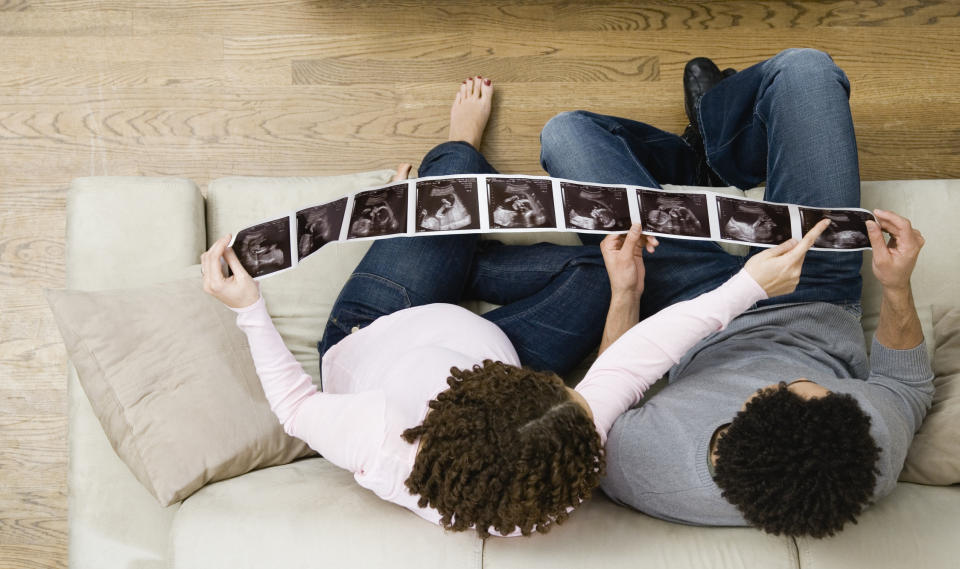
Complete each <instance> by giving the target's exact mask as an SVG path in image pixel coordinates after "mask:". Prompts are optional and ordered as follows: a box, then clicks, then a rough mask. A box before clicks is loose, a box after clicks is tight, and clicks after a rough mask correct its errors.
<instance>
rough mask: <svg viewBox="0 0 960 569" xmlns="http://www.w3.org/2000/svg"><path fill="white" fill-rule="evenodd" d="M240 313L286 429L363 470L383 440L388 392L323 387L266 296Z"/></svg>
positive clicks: (338, 461)
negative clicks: (279, 325) (287, 338)
mask: <svg viewBox="0 0 960 569" xmlns="http://www.w3.org/2000/svg"><path fill="white" fill-rule="evenodd" d="M234 312H236V313H237V326H239V327H240V329H241V330H243V332H244V333H245V334H246V335H247V341H248V342H249V344H250V353H251V355H252V356H253V363H254V365H255V366H256V368H257V375H258V376H259V377H260V383H261V385H262V386H263V392H264V395H266V397H267V401H268V402H269V403H270V409H271V410H272V411H273V413H274V414H275V415H276V416H277V418H278V419H279V420H280V423H281V424H282V425H283V430H284V431H285V432H286V433H287V434H289V435H291V436H294V437H297V438H298V439H301V440H303V441H305V442H306V443H307V444H308V445H310V448H312V449H314V450H315V451H317V452H319V453H320V454H322V455H323V457H324V458H326V459H327V460H329V461H330V462H332V463H333V464H336V465H337V466H339V467H340V468H345V469H347V470H350V471H352V472H363V471H364V469H365V468H367V467H368V466H369V465H370V464H371V463H372V461H373V460H374V459H375V457H376V455H377V451H378V449H379V448H380V445H381V443H382V441H383V437H384V429H385V419H384V412H385V406H386V400H385V398H384V395H383V392H380V391H365V392H359V393H344V394H330V393H323V392H320V391H318V390H317V388H316V386H315V385H313V381H312V379H311V377H310V376H309V375H308V374H307V373H306V372H305V371H303V367H302V366H301V365H300V363H299V362H297V360H296V359H295V358H294V357H293V354H291V353H290V350H288V349H287V347H286V345H285V344H284V343H283V340H282V339H281V337H280V334H279V333H278V332H277V329H276V328H275V327H274V325H273V321H272V320H271V319H270V315H269V314H268V313H267V306H266V303H265V302H264V300H263V297H260V299H259V300H258V301H257V302H256V303H254V304H252V305H250V306H248V307H246V308H240V309H234Z"/></svg>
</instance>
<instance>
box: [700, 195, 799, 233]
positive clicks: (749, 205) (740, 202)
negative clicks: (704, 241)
mask: <svg viewBox="0 0 960 569" xmlns="http://www.w3.org/2000/svg"><path fill="white" fill-rule="evenodd" d="M716 201H717V220H718V225H719V228H720V237H721V238H722V239H728V240H730V241H737V242H741V243H756V244H759V245H779V244H780V243H783V242H784V241H786V240H788V239H790V238H791V237H792V236H793V224H792V223H791V221H790V206H789V205H785V204H778V203H772V202H761V201H756V200H744V199H739V198H735V197H730V196H721V195H718V196H716ZM756 210H760V211H759V212H758V211H756ZM755 215H756V216H758V217H757V220H756V221H757V222H758V223H759V222H762V220H763V217H762V216H766V217H767V218H768V219H769V220H770V221H771V223H772V226H773V228H774V232H773V234H772V235H770V236H769V237H766V238H762V237H758V235H757V231H756V230H757V228H756V227H750V228H747V227H744V226H743V225H735V226H734V228H735V229H734V228H730V227H728V225H730V224H731V223H737V221H738V216H740V217H739V219H743V218H744V217H747V218H748V219H744V220H743V221H744V222H747V221H748V220H749V217H751V216H755ZM751 229H752V230H753V233H752V234H750V235H749V236H748V232H749V231H750V230H751ZM736 230H741V231H743V232H744V233H742V234H740V235H738V234H737V233H736Z"/></svg>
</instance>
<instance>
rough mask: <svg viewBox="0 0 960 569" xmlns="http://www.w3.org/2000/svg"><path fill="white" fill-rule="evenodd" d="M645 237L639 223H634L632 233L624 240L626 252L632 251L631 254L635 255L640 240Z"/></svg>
mask: <svg viewBox="0 0 960 569" xmlns="http://www.w3.org/2000/svg"><path fill="white" fill-rule="evenodd" d="M642 236H643V234H642V230H641V228H640V224H639V223H634V224H633V225H631V226H630V231H628V232H627V236H626V237H624V239H623V247H621V248H622V249H623V250H624V251H630V254H633V250H634V249H636V248H637V243H638V242H639V241H640V238H641V237H642Z"/></svg>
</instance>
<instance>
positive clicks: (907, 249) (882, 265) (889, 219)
mask: <svg viewBox="0 0 960 569" xmlns="http://www.w3.org/2000/svg"><path fill="white" fill-rule="evenodd" d="M873 213H874V215H876V216H877V219H878V220H880V223H879V225H878V224H877V223H874V222H873V221H867V236H868V237H869V238H870V246H871V247H872V248H873V275H874V276H875V277H877V280H878V281H880V284H881V285H883V287H884V288H885V289H889V290H905V289H907V288H909V287H910V275H911V274H913V268H914V267H915V266H916V264H917V257H918V256H919V255H920V249H921V248H923V243H924V239H923V235H921V234H920V232H919V231H917V230H916V229H914V228H913V226H911V225H910V220H909V219H907V218H905V217H901V216H899V215H897V214H895V213H893V212H892V211H883V210H880V209H875V210H873ZM881 229H883V230H884V231H886V232H887V233H889V234H890V240H889V241H887V242H886V243H885V242H884V241H883V234H882V233H881V232H880V230H881Z"/></svg>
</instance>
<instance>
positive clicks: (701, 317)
mask: <svg viewBox="0 0 960 569" xmlns="http://www.w3.org/2000/svg"><path fill="white" fill-rule="evenodd" d="M766 297H767V295H766V293H765V292H764V291H763V288H761V287H760V285H759V284H757V282H756V281H755V280H753V278H752V277H750V275H749V274H747V272H746V271H744V270H741V271H740V272H739V273H737V274H736V275H735V276H734V277H733V278H731V279H730V280H729V281H727V282H726V283H724V284H723V285H721V286H720V287H718V288H716V289H715V290H713V291H711V292H708V293H704V294H702V295H700V296H698V297H697V298H694V299H693V300H687V301H685V302H678V303H677V304H674V305H672V306H669V307H667V308H664V309H663V310H661V311H660V312H658V313H656V314H654V315H653V316H651V317H649V318H647V319H646V320H644V321H642V322H640V323H638V324H636V325H635V326H634V327H633V328H631V329H630V330H628V331H627V332H626V333H625V334H624V335H623V336H621V337H620V338H619V339H617V341H616V342H614V343H613V344H612V345H611V346H610V347H609V348H607V350H606V351H604V352H603V354H601V355H600V357H598V358H597V361H596V362H594V364H593V365H592V366H591V367H590V370H589V371H587V375H586V376H584V378H583V381H581V382H580V383H579V384H578V385H577V388H576V389H577V391H578V392H580V394H581V395H583V397H584V399H586V400H587V403H589V404H590V409H591V411H592V412H593V421H594V423H595V424H596V425H597V431H599V433H600V438H601V439H602V440H603V442H604V443H606V439H607V433H608V432H609V431H610V428H611V427H612V426H613V422H614V421H615V420H616V419H617V417H619V416H620V414H621V413H623V412H624V411H626V410H627V409H629V408H630V407H632V406H634V405H636V404H637V402H638V401H640V397H641V396H642V395H643V392H644V391H646V390H647V388H649V387H650V386H651V385H653V383H655V382H656V381H657V380H658V379H660V376H662V375H663V374H664V373H666V372H667V370H669V369H670V368H671V367H673V365H674V364H676V363H677V362H678V361H680V358H682V357H683V355H684V354H685V353H687V350H689V349H690V348H692V347H693V346H694V345H695V344H696V343H697V342H699V341H700V340H702V339H703V338H705V337H706V336H708V335H709V334H712V333H713V332H717V331H719V330H722V329H724V328H725V327H726V326H727V324H729V323H730V321H731V320H733V319H734V318H735V317H737V316H738V315H739V314H740V313H741V312H743V311H744V310H746V309H747V308H750V307H751V306H752V305H753V304H754V303H755V302H757V301H758V300H761V299H764V298H766Z"/></svg>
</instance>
